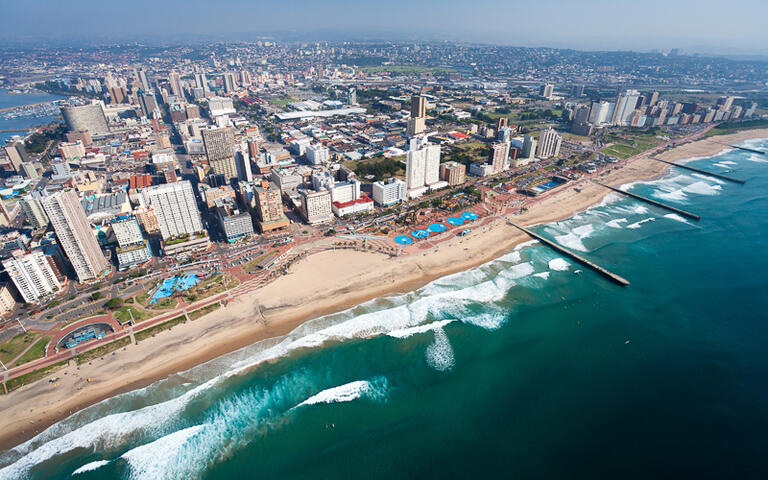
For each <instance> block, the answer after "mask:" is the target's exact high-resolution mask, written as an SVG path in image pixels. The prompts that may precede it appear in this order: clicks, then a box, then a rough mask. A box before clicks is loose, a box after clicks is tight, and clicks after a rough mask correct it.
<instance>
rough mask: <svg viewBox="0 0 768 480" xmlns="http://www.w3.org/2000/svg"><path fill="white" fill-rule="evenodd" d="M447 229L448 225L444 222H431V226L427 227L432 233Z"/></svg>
mask: <svg viewBox="0 0 768 480" xmlns="http://www.w3.org/2000/svg"><path fill="white" fill-rule="evenodd" d="M446 229H447V227H446V226H445V225H443V224H442V223H430V224H429V226H428V227H427V230H429V231H430V232H432V233H437V232H444V231H445V230H446Z"/></svg>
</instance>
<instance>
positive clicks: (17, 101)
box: [0, 89, 67, 146]
mask: <svg viewBox="0 0 768 480" xmlns="http://www.w3.org/2000/svg"><path fill="white" fill-rule="evenodd" d="M66 98H67V97H62V96H59V95H50V94H48V93H35V94H18V95H17V94H10V93H8V91H7V90H5V89H0V110H1V109H5V108H11V107H19V106H22V105H32V104H34V103H41V102H53V101H57V100H63V99H66ZM2 116H3V113H2V112H0V130H10V129H19V128H30V127H33V126H36V125H46V124H48V123H50V122H52V121H54V120H56V119H57V118H58V115H42V116H34V117H33V116H23V117H17V118H3V117H2ZM24 133H25V132H23V131H21V132H0V146H2V145H5V141H6V140H8V139H9V138H11V137H13V136H15V135H20V136H21V135H24Z"/></svg>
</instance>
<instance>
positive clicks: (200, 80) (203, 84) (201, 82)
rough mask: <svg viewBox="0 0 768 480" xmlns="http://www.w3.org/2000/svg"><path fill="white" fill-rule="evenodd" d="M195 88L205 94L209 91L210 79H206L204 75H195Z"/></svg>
mask: <svg viewBox="0 0 768 480" xmlns="http://www.w3.org/2000/svg"><path fill="white" fill-rule="evenodd" d="M195 87H197V88H202V89H203V92H207V91H208V79H207V78H205V74H204V73H196V74H195Z"/></svg>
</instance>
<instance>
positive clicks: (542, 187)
mask: <svg viewBox="0 0 768 480" xmlns="http://www.w3.org/2000/svg"><path fill="white" fill-rule="evenodd" d="M562 183H563V182H562V181H560V180H557V179H554V178H553V179H552V180H550V181H548V182H545V183H542V184H541V185H536V186H535V187H531V190H533V191H534V192H536V193H541V192H546V191H547V190H549V189H552V188H555V187H557V186H559V185H562Z"/></svg>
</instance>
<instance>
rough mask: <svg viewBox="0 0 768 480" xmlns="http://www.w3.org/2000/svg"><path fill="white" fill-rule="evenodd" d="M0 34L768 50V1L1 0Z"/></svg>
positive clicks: (13, 36) (11, 36)
mask: <svg viewBox="0 0 768 480" xmlns="http://www.w3.org/2000/svg"><path fill="white" fill-rule="evenodd" d="M0 7H1V8H2V10H0V11H1V12H2V13H1V14H0V39H3V40H4V41H9V40H20V39H21V40H36V39H51V38H55V39H67V38H77V39H78V40H82V39H98V40H106V41H109V40H115V41H124V40H126V39H136V38H137V37H146V36H147V35H152V36H156V37H158V38H159V37H164V36H175V35H181V34H190V33H191V34H204V35H215V36H219V37H227V36H230V35H239V36H242V35H244V34H253V35H257V34H269V33H272V32H276V31H284V32H291V33H294V34H295V33H300V34H306V35H307V36H308V37H311V36H312V34H313V33H317V35H318V36H320V35H321V34H322V35H324V36H325V37H328V36H329V35H330V34H332V33H333V34H335V38H340V35H339V34H346V35H349V36H350V38H352V39H358V38H361V37H364V36H367V37H369V38H370V37H378V38H388V39H395V40H396V39H402V40H416V39H423V40H460V41H476V42H485V43H499V44H508V45H522V46H555V47H572V48H578V49H601V50H615V49H636V50H649V49H654V48H673V47H681V48H688V49H698V50H709V51H722V52H732V53H741V52H743V53H763V54H768V28H766V25H765V24H766V20H768V0H729V1H722V0H506V1H505V0H462V1H455V0H410V1H409V0H380V1H376V2H373V1H367V0H356V1H349V0H314V1H307V0H268V1H265V0H205V1H201V0H183V1H178V0H152V1H148V0H0Z"/></svg>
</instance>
